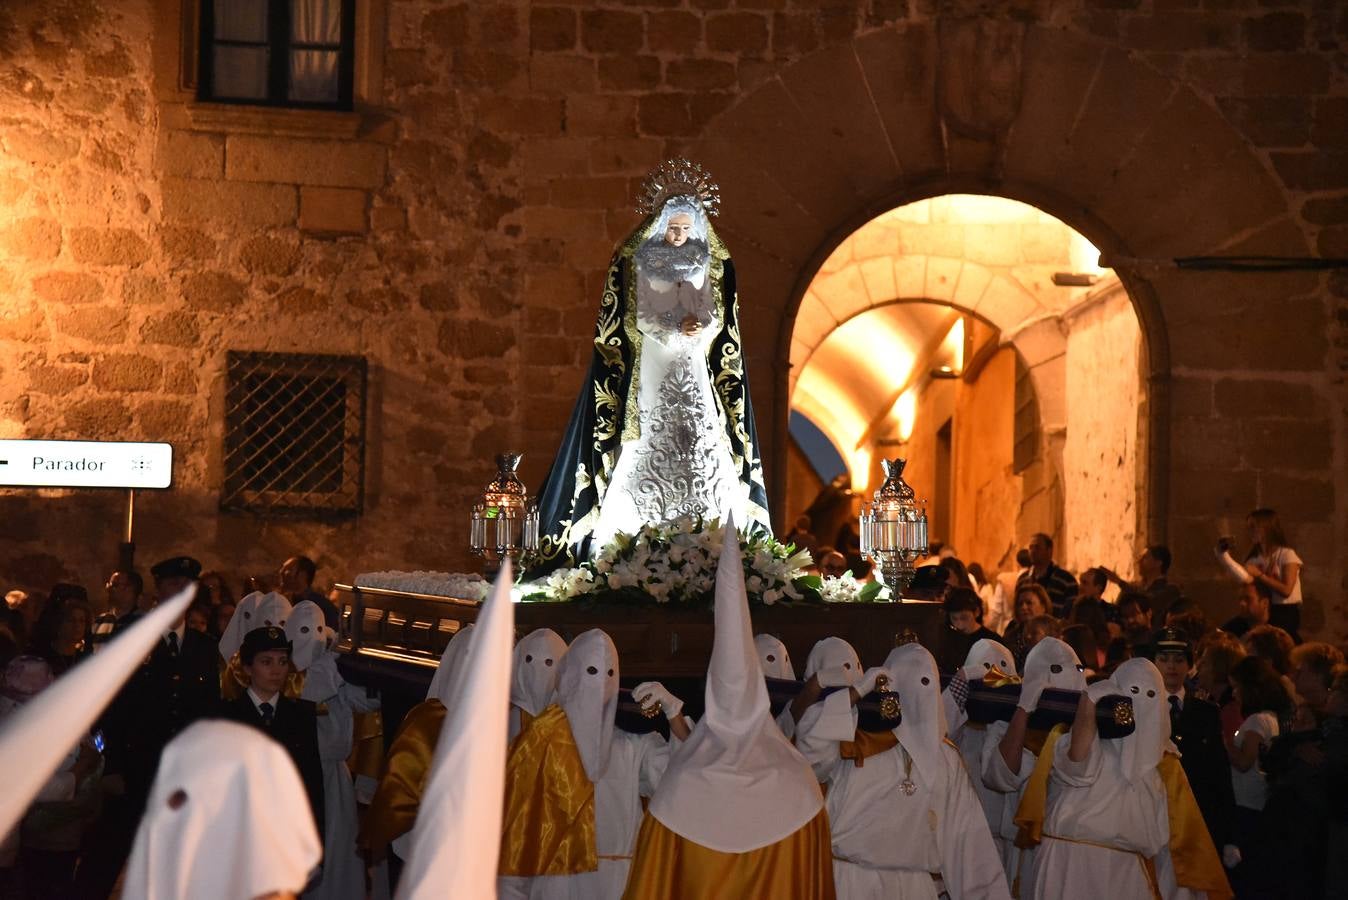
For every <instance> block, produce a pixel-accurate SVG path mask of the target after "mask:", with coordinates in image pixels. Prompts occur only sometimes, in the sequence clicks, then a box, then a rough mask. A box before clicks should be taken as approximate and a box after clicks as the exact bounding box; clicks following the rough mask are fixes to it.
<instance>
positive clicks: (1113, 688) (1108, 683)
mask: <svg viewBox="0 0 1348 900" xmlns="http://www.w3.org/2000/svg"><path fill="white" fill-rule="evenodd" d="M1122 693H1123V692H1122V691H1120V690H1119V686H1118V685H1117V684H1115V683H1114V682H1113V681H1112V680H1111V679H1109V678H1106V679H1105V680H1104V681H1097V682H1096V683H1095V684H1093V685H1091V686H1090V687H1088V688H1086V696H1087V697H1090V698H1091V702H1092V703H1099V702H1100V701H1101V700H1102V699H1104V698H1105V697H1108V696H1110V695H1112V694H1122Z"/></svg>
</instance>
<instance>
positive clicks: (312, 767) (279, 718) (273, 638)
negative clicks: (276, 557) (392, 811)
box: [219, 626, 324, 835]
mask: <svg viewBox="0 0 1348 900" xmlns="http://www.w3.org/2000/svg"><path fill="white" fill-rule="evenodd" d="M290 649H291V644H290V641H288V640H286V633H285V632H284V631H282V630H281V629H280V628H276V627H275V626H267V627H265V628H254V629H253V630H252V631H250V632H248V633H247V634H246V635H244V638H243V646H242V647H240V648H239V656H240V658H241V659H243V660H252V658H253V657H254V656H255V655H256V654H258V653H261V652H263V651H265V650H284V651H286V652H287V653H289V652H290ZM268 705H269V706H271V709H270V710H267V711H262V710H260V709H259V707H258V706H257V705H256V704H254V702H253V698H252V696H251V695H250V694H249V692H248V691H244V692H243V693H242V694H241V695H240V696H238V697H236V698H235V699H233V700H230V701H228V702H226V703H223V704H221V706H220V711H219V717H220V718H222V719H229V720H231V721H234V722H239V723H241V724H244V725H249V726H251V727H253V728H256V729H258V730H259V731H261V732H262V733H263V734H266V735H267V736H268V737H270V738H272V739H273V740H274V741H276V742H277V743H278V744H280V745H281V746H282V747H285V748H286V752H287V753H289V754H290V759H291V760H292V761H293V762H294V763H295V768H296V769H298V770H299V773H300V780H301V781H303V782H304V790H305V793H307V794H308V795H309V807H310V809H311V810H312V811H313V814H314V824H315V825H316V826H317V827H318V832H319V834H320V835H321V834H322V833H323V824H324V818H323V763H322V761H321V760H320V759H319V756H318V711H317V707H316V706H315V705H314V704H313V703H311V702H310V701H308V700H293V699H291V698H290V697H286V696H285V695H284V694H277V695H276V696H275V697H273V698H272V699H271V701H270V702H269V704H268Z"/></svg>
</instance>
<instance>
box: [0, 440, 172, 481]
mask: <svg viewBox="0 0 1348 900" xmlns="http://www.w3.org/2000/svg"><path fill="white" fill-rule="evenodd" d="M172 481H173V447H172V445H170V444H146V443H135V442H131V441H24V440H0V486H6V487H113V488H166V487H168V486H169V484H170V483H171V482H172Z"/></svg>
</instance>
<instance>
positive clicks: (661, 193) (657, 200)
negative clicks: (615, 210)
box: [637, 157, 721, 216]
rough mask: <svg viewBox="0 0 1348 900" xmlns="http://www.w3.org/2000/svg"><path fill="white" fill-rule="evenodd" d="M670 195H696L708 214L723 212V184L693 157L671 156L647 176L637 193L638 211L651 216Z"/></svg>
mask: <svg viewBox="0 0 1348 900" xmlns="http://www.w3.org/2000/svg"><path fill="white" fill-rule="evenodd" d="M670 197H694V198H696V199H697V200H698V202H700V203H701V204H702V208H703V209H704V210H705V211H706V213H707V215H708V216H714V215H716V214H717V213H718V212H719V209H718V207H719V206H720V203H721V186H720V185H719V184H716V183H715V182H713V181H712V180H711V173H710V172H708V171H707V170H706V169H704V168H702V166H700V165H698V164H697V163H695V162H692V161H691V160H687V159H684V158H683V157H679V158H677V159H667V160H665V161H664V162H662V163H661V164H660V166H659V167H658V168H656V169H655V170H654V171H652V172H651V174H649V175H647V176H646V180H645V181H644V182H642V184H641V191H640V192H639V193H638V194H637V212H639V213H641V215H643V216H649V215H651V214H652V213H654V212H655V211H656V210H658V209H660V208H661V207H662V206H664V204H665V201H666V200H668V199H669V198H670Z"/></svg>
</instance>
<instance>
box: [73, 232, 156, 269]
mask: <svg viewBox="0 0 1348 900" xmlns="http://www.w3.org/2000/svg"><path fill="white" fill-rule="evenodd" d="M70 252H71V254H72V255H73V256H74V257H75V261H76V262H81V263H85V264H87V265H94V266H138V265H140V264H141V263H143V262H145V261H146V260H148V259H149V258H150V245H149V244H148V243H146V241H145V238H143V237H141V236H140V235H138V234H136V232H134V231H132V230H131V229H129V228H72V229H71V230H70Z"/></svg>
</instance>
